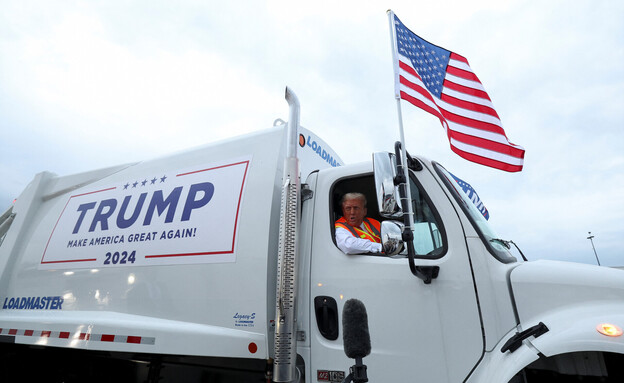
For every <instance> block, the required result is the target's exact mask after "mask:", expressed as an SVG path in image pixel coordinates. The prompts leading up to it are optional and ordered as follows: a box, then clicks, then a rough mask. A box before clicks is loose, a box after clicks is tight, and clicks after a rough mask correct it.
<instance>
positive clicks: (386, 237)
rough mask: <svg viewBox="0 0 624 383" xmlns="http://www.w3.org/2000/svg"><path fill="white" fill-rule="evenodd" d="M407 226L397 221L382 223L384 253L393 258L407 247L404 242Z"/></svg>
mask: <svg viewBox="0 0 624 383" xmlns="http://www.w3.org/2000/svg"><path fill="white" fill-rule="evenodd" d="M404 227H405V225H403V224H402V223H400V222H396V221H383V222H382V223H381V246H382V248H383V250H384V253H385V254H386V255H387V256H389V257H391V256H393V255H397V254H399V253H400V252H401V251H403V248H404V247H405V242H403V229H404Z"/></svg>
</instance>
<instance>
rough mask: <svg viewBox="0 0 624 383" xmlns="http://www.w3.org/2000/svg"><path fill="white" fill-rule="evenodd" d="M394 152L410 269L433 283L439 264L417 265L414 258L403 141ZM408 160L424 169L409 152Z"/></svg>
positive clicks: (396, 180) (403, 235) (425, 281)
mask: <svg viewBox="0 0 624 383" xmlns="http://www.w3.org/2000/svg"><path fill="white" fill-rule="evenodd" d="M394 152H395V155H396V161H397V171H396V173H397V176H396V177H395V178H394V184H395V185H398V187H399V197H400V198H401V205H402V206H401V207H402V208H403V223H404V225H405V228H404V229H403V234H402V237H403V242H405V243H406V244H407V258H408V260H409V267H410V271H411V272H412V274H413V275H414V276H416V277H417V278H420V279H422V281H423V282H424V283H425V284H426V285H428V284H430V283H431V281H432V280H433V279H435V278H437V277H438V273H439V272H440V267H439V266H416V264H415V263H414V258H415V257H416V250H415V249H414V233H413V232H412V230H411V228H410V227H409V216H408V213H407V212H408V211H409V210H408V206H407V204H408V198H407V191H406V186H405V184H406V182H407V180H406V179H405V176H404V173H403V163H402V159H401V142H400V141H397V142H396V143H395V144H394ZM407 162H408V164H409V165H410V166H409V167H410V169H412V167H413V166H414V163H416V165H417V166H416V167H415V169H413V170H421V169H422V165H421V164H420V163H419V162H418V161H416V160H414V159H412V157H411V156H410V155H409V154H407ZM410 162H411V163H410Z"/></svg>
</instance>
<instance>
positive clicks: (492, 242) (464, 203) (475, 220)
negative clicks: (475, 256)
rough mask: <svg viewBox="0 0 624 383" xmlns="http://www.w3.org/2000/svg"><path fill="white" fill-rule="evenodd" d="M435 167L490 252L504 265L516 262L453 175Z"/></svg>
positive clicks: (439, 167) (437, 165) (442, 168)
mask: <svg viewBox="0 0 624 383" xmlns="http://www.w3.org/2000/svg"><path fill="white" fill-rule="evenodd" d="M434 167H435V170H436V172H437V173H438V175H439V176H440V178H442V180H443V181H444V184H445V185H446V187H447V188H448V189H449V191H450V192H451V194H452V195H453V197H454V198H455V200H456V201H457V203H458V204H459V205H460V206H461V207H462V209H463V210H464V212H465V213H466V215H467V216H468V219H469V220H470V222H471V223H472V225H473V226H474V228H475V230H476V231H477V233H478V234H479V237H480V238H481V240H483V243H484V244H485V247H486V248H487V249H488V251H489V252H490V253H491V254H492V255H493V256H494V257H495V258H496V259H498V260H499V261H501V262H504V263H512V262H515V261H516V258H515V257H514V256H513V255H511V253H510V252H509V249H508V248H507V247H506V246H505V245H504V244H503V242H502V241H501V240H500V239H499V238H500V237H499V236H498V235H496V233H495V232H494V230H493V229H492V227H491V226H490V224H489V223H488V221H487V220H486V219H485V217H484V216H483V214H481V212H480V211H479V209H477V207H476V206H475V204H474V203H473V202H472V201H471V200H470V198H468V195H467V194H466V193H464V191H463V190H461V188H460V186H459V184H458V183H457V182H455V180H454V179H453V177H452V176H451V174H450V173H449V172H448V171H447V170H446V169H444V167H443V166H442V165H440V164H438V163H436V162H434Z"/></svg>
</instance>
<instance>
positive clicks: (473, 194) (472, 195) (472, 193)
mask: <svg viewBox="0 0 624 383" xmlns="http://www.w3.org/2000/svg"><path fill="white" fill-rule="evenodd" d="M449 174H450V175H451V177H453V179H454V180H455V182H457V183H458V184H459V186H460V187H461V188H462V190H463V191H464V193H466V195H467V196H468V199H470V200H471V201H472V203H474V205H475V206H476V207H477V210H479V212H480V213H481V214H483V217H484V218H485V219H486V220H489V219H490V212H489V211H488V209H487V208H486V207H485V205H484V204H483V201H481V198H479V195H478V194H477V191H476V190H474V189H473V188H472V186H470V184H469V183H468V182H466V181H464V180H462V179H460V178H457V177H456V176H455V174H453V173H450V172H449Z"/></svg>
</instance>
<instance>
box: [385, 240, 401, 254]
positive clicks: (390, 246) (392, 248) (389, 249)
mask: <svg viewBox="0 0 624 383" xmlns="http://www.w3.org/2000/svg"><path fill="white" fill-rule="evenodd" d="M398 246H399V240H397V239H395V238H389V239H388V240H387V241H386V242H384V244H383V249H382V251H383V253H384V254H387V255H394V254H396V253H398V252H399V251H400V250H398V251H397V247H398Z"/></svg>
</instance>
